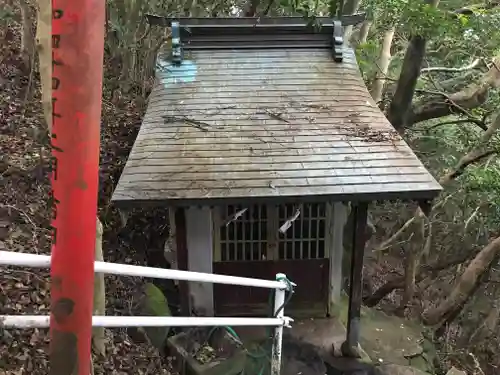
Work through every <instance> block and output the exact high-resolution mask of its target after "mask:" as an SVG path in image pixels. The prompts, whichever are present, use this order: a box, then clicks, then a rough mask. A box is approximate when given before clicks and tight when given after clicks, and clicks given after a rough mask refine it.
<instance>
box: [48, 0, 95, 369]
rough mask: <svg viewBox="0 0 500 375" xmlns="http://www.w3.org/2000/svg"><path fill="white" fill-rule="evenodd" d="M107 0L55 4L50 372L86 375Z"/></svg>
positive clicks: (70, 0)
mask: <svg viewBox="0 0 500 375" xmlns="http://www.w3.org/2000/svg"><path fill="white" fill-rule="evenodd" d="M104 23H105V1H104V0H52V110H53V114H52V116H53V117H52V135H51V146H52V197H51V198H52V203H53V210H52V214H53V218H52V230H53V244H52V266H51V320H50V334H51V343H50V375H70V374H72V375H74V374H78V375H89V374H90V353H91V351H90V350H91V349H90V348H91V335H92V304H93V293H94V251H95V248H94V247H95V233H96V214H97V194H98V172H99V138H100V118H101V95H102V73H103V51H104Z"/></svg>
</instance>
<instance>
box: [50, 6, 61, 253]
mask: <svg viewBox="0 0 500 375" xmlns="http://www.w3.org/2000/svg"><path fill="white" fill-rule="evenodd" d="M62 17H63V11H62V10H61V9H53V10H52V19H53V20H58V19H61V18H62ZM60 47H61V35H59V34H52V134H51V135H50V147H51V151H52V156H51V172H52V190H51V193H50V204H51V205H52V217H51V219H52V223H51V229H52V246H54V245H56V244H57V211H58V209H57V208H58V206H59V204H60V203H61V201H60V200H59V199H58V198H57V197H56V196H55V193H54V185H55V184H56V183H57V178H58V164H59V163H58V161H59V159H58V154H60V153H62V152H64V151H63V149H62V148H60V147H59V146H58V145H57V130H58V121H59V120H61V118H62V115H61V114H60V113H59V110H58V106H57V97H58V91H59V90H60V88H61V80H60V79H59V77H58V76H57V71H56V69H55V68H56V66H63V62H62V61H61V60H59V59H58V58H56V54H55V51H57V50H58V49H59V48H60Z"/></svg>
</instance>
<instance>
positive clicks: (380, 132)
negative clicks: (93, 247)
mask: <svg viewBox="0 0 500 375" xmlns="http://www.w3.org/2000/svg"><path fill="white" fill-rule="evenodd" d="M185 58H186V62H185V63H184V65H181V67H180V68H176V67H172V66H170V65H168V63H165V62H162V60H161V58H160V60H159V62H160V64H163V68H162V69H160V70H159V72H158V75H157V78H158V79H157V82H156V84H155V86H154V89H153V92H152V94H151V96H150V99H149V105H148V110H147V112H146V115H145V117H144V124H143V126H142V128H141V130H140V132H139V134H138V136H137V139H136V142H135V145H134V147H133V150H132V152H131V154H130V156H129V160H128V161H127V165H126V167H125V169H124V171H123V174H122V177H121V179H120V181H119V184H118V187H117V189H116V191H115V194H114V197H113V199H114V200H115V201H129V200H132V199H138V200H162V199H167V200H184V199H187V200H193V199H202V200H205V199H207V198H221V199H222V198H231V197H232V198H237V197H240V198H242V197H245V196H251V197H255V198H259V197H260V198H265V197H278V196H289V197H292V196H298V197H303V198H304V197H307V196H310V195H331V196H335V195H337V196H341V195H342V196H354V195H356V194H369V195H370V194H371V195H373V196H379V195H383V194H389V195H391V196H392V197H398V192H400V193H401V194H400V195H401V197H403V196H405V197H407V196H409V195H411V194H416V195H419V197H420V196H422V194H423V195H425V194H427V195H429V196H431V195H435V194H436V192H437V191H439V189H440V187H439V185H438V184H437V182H436V181H435V180H434V178H433V177H432V176H431V175H430V174H429V173H428V172H427V171H426V170H425V168H424V166H423V165H422V164H421V163H420V161H419V160H418V158H417V157H416V156H415V155H414V154H413V152H412V151H411V149H410V148H409V147H408V145H407V144H406V143H405V142H404V141H403V140H402V139H401V137H400V135H399V134H397V133H396V132H395V131H394V129H393V128H392V126H391V125H390V124H389V122H388V121H387V120H386V118H385V117H384V115H383V114H382V113H381V112H380V110H379V109H378V107H377V106H376V105H375V104H374V103H373V101H372V99H371V97H370V94H369V93H368V91H367V89H366V87H365V85H364V82H363V80H362V77H361V75H360V73H359V69H358V67H357V65H356V60H355V56H354V53H353V52H352V50H346V52H345V58H344V62H343V63H342V64H335V63H333V62H332V60H331V55H330V51H329V50H327V49H324V50H323V49H318V50H311V49H309V50H300V49H293V50H285V49H272V50H265V51H264V50H260V51H259V50H233V51H225V50H224V51H196V52H189V53H187V54H186V57H185ZM426 192H427V193H426ZM304 199H305V198H304Z"/></svg>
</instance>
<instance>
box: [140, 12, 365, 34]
mask: <svg viewBox="0 0 500 375" xmlns="http://www.w3.org/2000/svg"><path fill="white" fill-rule="evenodd" d="M146 19H147V20H148V22H149V24H150V25H152V26H164V27H165V26H171V24H172V22H173V21H178V22H179V23H180V26H181V27H186V28H190V29H192V30H193V31H196V29H203V30H206V29H207V28H210V29H220V28H225V29H226V28H231V29H253V28H257V29H260V28H264V29H272V30H282V31H287V30H290V29H292V30H297V29H302V30H303V31H306V30H310V29H311V25H310V22H309V21H308V20H306V19H304V17H300V16H292V17H220V18H219V17H205V18H200V17H197V18H191V17H163V16H157V15H154V14H146ZM365 19H366V13H356V14H353V15H344V16H342V17H341V19H340V21H341V22H342V26H355V25H357V24H359V23H361V22H363V21H364V20H365ZM335 20H338V19H337V18H331V17H316V18H315V19H314V21H315V22H316V24H318V25H320V26H322V27H326V28H330V29H331V28H333V21H335Z"/></svg>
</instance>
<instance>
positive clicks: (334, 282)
mask: <svg viewBox="0 0 500 375" xmlns="http://www.w3.org/2000/svg"><path fill="white" fill-rule="evenodd" d="M331 207H332V209H331V220H330V223H331V225H330V227H329V228H328V230H329V232H330V238H331V240H330V277H329V283H330V285H329V298H328V307H329V311H330V312H331V310H332V307H333V306H335V305H337V304H338V303H339V302H340V298H341V295H342V257H343V255H344V239H343V237H344V226H345V224H346V222H347V207H346V206H345V204H344V203H342V202H335V203H333V205H331Z"/></svg>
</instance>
